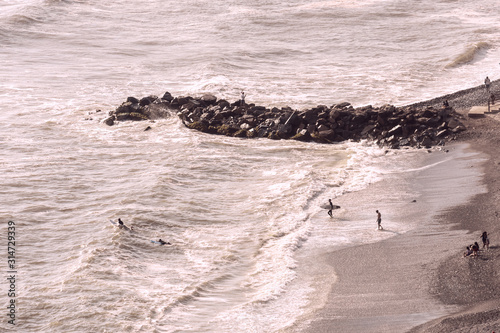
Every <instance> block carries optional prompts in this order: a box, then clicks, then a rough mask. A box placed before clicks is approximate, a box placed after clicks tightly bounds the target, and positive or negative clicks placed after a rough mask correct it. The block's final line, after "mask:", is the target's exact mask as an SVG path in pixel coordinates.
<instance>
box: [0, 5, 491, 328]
mask: <svg viewBox="0 0 500 333" xmlns="http://www.w3.org/2000/svg"><path fill="white" fill-rule="evenodd" d="M498 12H500V4H499V3H497V2H495V1H492V0H488V1H486V0H485V1H476V2H474V3H470V2H465V1H449V0H439V1H427V0H425V1H420V2H418V3H415V2H413V1H395V0H394V1H391V0H360V1H356V0H353V1H346V0H331V1H305V0H292V1H288V2H281V1H275V0H266V1H263V0H262V1H251V2H248V1H246V2H245V1H221V0H216V1H211V2H205V1H193V0H191V1H184V2H175V1H159V0H153V1H143V0H139V1H121V0H117V1H107V2H102V1H94V0H88V1H85V0H80V1H78V0H74V1H71V0H67V1H64V0H28V1H21V0H19V1H16V0H0V45H1V47H0V60H1V64H2V67H1V70H0V75H1V76H0V77H1V80H0V143H1V147H2V149H1V150H0V168H1V170H2V177H1V178H0V186H1V189H2V190H1V191H0V202H1V203H2V204H1V205H0V225H1V228H2V230H4V231H2V237H3V238H2V239H3V243H4V244H3V245H2V246H6V244H7V223H8V221H14V222H15V223H16V248H17V256H16V263H17V266H18V267H17V274H18V280H17V284H16V289H17V296H16V300H17V304H18V312H17V315H18V317H17V324H16V326H15V327H13V326H12V325H9V324H8V322H7V317H6V316H1V317H0V318H3V319H2V320H1V323H0V327H2V329H3V330H17V331H19V332H116V331H119V332H276V331H279V330H281V329H284V328H286V327H288V326H290V325H292V324H293V323H294V322H295V320H297V318H299V317H300V316H302V315H304V313H305V312H308V311H311V309H312V307H313V306H315V305H314V304H317V303H318V298H317V295H316V291H315V281H313V280H314V279H312V278H311V279H307V278H302V277H301V278H300V279H299V278H298V276H299V275H298V273H297V272H298V271H299V270H300V267H299V261H298V260H297V257H296V256H297V251H298V250H299V249H300V250H301V251H306V252H307V251H309V253H317V252H318V253H319V252H322V251H323V252H324V251H328V250H331V247H332V246H334V247H346V246H352V245H354V244H362V243H367V242H376V241H380V240H382V239H384V238H386V237H391V235H390V234H383V233H376V232H375V231H374V221H375V216H374V213H373V212H372V206H371V205H370V203H368V202H366V203H364V204H363V205H356V206H350V205H349V203H345V202H342V197H343V196H344V195H345V194H348V193H350V194H352V193H356V192H357V191H360V190H363V189H365V188H367V187H368V186H370V185H372V184H375V183H377V182H380V181H383V180H387V179H393V180H394V179H396V180H394V181H403V179H406V178H405V177H409V175H410V176H411V175H412V173H414V172H418V170H420V169H419V167H420V166H421V164H422V163H423V161H424V159H425V154H426V152H422V151H416V150H411V149H408V150H401V151H387V150H386V149H383V148H380V147H378V146H376V145H373V144H371V143H369V142H361V143H355V142H345V143H340V144H335V145H320V144H314V143H303V142H295V141H272V140H266V139H256V140H246V139H237V138H229V137H219V136H212V135H207V134H203V133H198V132H193V131H191V130H189V129H187V128H185V127H184V125H183V124H182V123H181V122H180V120H179V119H177V117H175V116H172V117H170V118H167V119H163V120H159V121H156V122H154V123H143V122H122V123H119V124H117V125H115V126H113V127H108V126H106V125H105V124H103V123H101V122H100V120H101V119H103V118H104V117H105V116H106V114H107V112H108V111H110V110H113V109H114V108H116V107H117V106H118V105H120V103H122V102H123V101H124V100H126V98H127V97H128V96H135V97H138V98H140V97H143V96H147V95H158V96H162V95H163V93H165V92H166V91H169V92H170V93H172V95H174V96H188V95H191V96H201V95H202V94H204V93H211V94H214V95H216V96H217V97H219V98H224V99H227V100H229V101H235V100H237V99H238V98H239V95H240V92H241V91H242V90H244V91H245V93H246V95H247V102H249V103H256V104H258V105H266V106H277V107H283V106H290V107H293V108H298V109H301V108H306V107H314V106H316V105H320V104H324V105H332V104H335V103H339V102H344V101H348V102H350V103H352V104H353V105H354V106H362V105H368V104H372V105H383V104H386V103H391V104H395V105H398V106H399V105H406V104H409V103H413V102H418V101H422V100H425V99H428V98H432V97H437V96H440V95H443V94H446V93H451V92H454V91H457V90H460V89H464V88H468V87H472V86H476V85H479V84H481V83H482V82H483V80H484V78H485V77H486V76H489V77H490V78H491V79H492V80H493V79H497V78H498V76H499V75H500V66H499V64H498V59H499V55H500V49H499V45H500V32H498V29H496V22H497V21H498V15H497V16H496V17H495V15H496V14H492V13H498ZM97 110H99V112H98V111H97ZM147 126H151V127H152V130H150V131H144V129H145V128H146V127H147ZM398 177H399V178H398ZM400 178H401V179H400ZM405 191H406V189H403V190H401V192H400V193H397V194H394V195H395V196H397V197H398V200H403V201H404V200H406V201H407V200H411V199H412V198H413V197H412V194H413V193H407V192H405ZM386 194H387V193H386ZM329 198H332V199H333V200H334V202H342V204H341V209H339V210H337V211H336V212H335V218H334V219H330V218H329V217H328V215H327V214H326V210H325V209H324V208H322V207H324V204H325V203H327V202H328V199H329ZM373 208H375V207H373ZM368 210H370V211H368ZM365 211H366V212H367V213H363V212H365ZM360 216H361V218H359V217H360ZM118 218H121V219H122V220H123V221H124V222H125V224H127V225H129V226H133V227H134V230H133V231H132V232H128V231H126V230H121V229H118V228H117V227H115V226H114V225H112V224H111V223H110V222H109V220H116V219H118ZM319 226H321V228H320V227H319ZM412 227H413V226H412V225H411V224H398V223H397V222H394V224H392V225H391V228H393V229H394V230H397V231H398V232H399V233H404V232H406V231H408V230H411V228H412ZM159 238H161V239H164V240H167V241H169V242H171V243H172V245H171V246H158V245H156V244H153V243H151V240H157V239H159ZM0 262H1V264H0V267H1V269H2V273H3V274H4V275H5V274H6V272H7V270H8V269H7V255H6V254H5V255H4V256H3V257H0ZM0 287H1V288H2V290H0V293H1V294H2V297H1V298H0V300H2V307H6V306H7V302H8V301H9V300H8V298H7V295H6V291H7V289H8V285H7V281H5V280H4V281H3V282H2V284H0ZM4 304H5V306H4ZM5 313H6V312H5ZM2 315H3V313H2Z"/></svg>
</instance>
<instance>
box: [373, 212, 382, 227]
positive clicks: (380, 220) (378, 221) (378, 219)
mask: <svg viewBox="0 0 500 333" xmlns="http://www.w3.org/2000/svg"><path fill="white" fill-rule="evenodd" d="M375 212H376V213H377V230H384V228H382V214H380V212H379V211H378V210H376V211H375Z"/></svg>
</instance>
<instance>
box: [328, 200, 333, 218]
mask: <svg viewBox="0 0 500 333" xmlns="http://www.w3.org/2000/svg"><path fill="white" fill-rule="evenodd" d="M328 201H329V202H330V210H329V211H328V215H330V217H333V203H332V199H328Z"/></svg>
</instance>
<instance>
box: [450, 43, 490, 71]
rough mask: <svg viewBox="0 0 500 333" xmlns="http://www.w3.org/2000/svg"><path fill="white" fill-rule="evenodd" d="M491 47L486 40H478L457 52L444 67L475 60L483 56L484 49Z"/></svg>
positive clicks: (456, 65)
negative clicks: (461, 51) (462, 50)
mask: <svg viewBox="0 0 500 333" xmlns="http://www.w3.org/2000/svg"><path fill="white" fill-rule="evenodd" d="M490 47H491V45H490V44H489V43H487V42H479V43H476V44H473V45H471V46H469V47H467V49H466V50H465V51H464V52H463V53H461V54H459V55H458V56H457V57H456V58H455V59H453V61H452V62H451V63H449V64H448V65H446V68H455V67H459V66H462V65H466V64H469V63H472V62H474V61H476V60H477V59H478V58H479V57H481V56H484V54H485V53H486V51H487V50H488V49H489V48H490Z"/></svg>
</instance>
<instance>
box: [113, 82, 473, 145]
mask: <svg viewBox="0 0 500 333" xmlns="http://www.w3.org/2000/svg"><path fill="white" fill-rule="evenodd" d="M171 114H177V116H179V118H180V119H181V120H182V121H183V123H184V124H185V126H186V127H188V128H191V129H194V130H198V131H201V132H205V133H210V134H218V135H226V136H233V137H244V138H269V139H275V140H279V139H292V140H301V141H314V142H319V143H335V142H341V141H346V140H354V141H360V140H365V139H366V140H371V141H375V142H377V143H378V144H379V145H381V146H388V147H391V148H399V147H401V146H412V147H431V146H434V145H438V144H444V143H445V142H446V141H450V140H453V139H455V137H456V135H457V134H458V133H459V132H461V131H464V130H465V129H466V128H465V126H464V125H463V124H462V122H461V120H462V118H463V116H462V115H460V114H459V113H457V112H455V111H454V110H453V109H452V108H451V107H440V108H436V107H429V106H423V107H415V106H406V107H396V106H394V105H384V106H381V107H372V106H370V105H369V106H364V107H358V108H354V107H353V106H352V105H351V104H350V103H346V102H345V103H340V104H335V105H332V106H330V107H329V106H326V105H319V106H317V107H315V108H311V109H306V110H294V109H292V108H289V107H284V108H267V107H264V106H257V105H254V104H245V103H240V102H239V101H238V102H235V103H229V102H228V101H226V100H223V99H217V98H216V97H215V96H213V95H204V96H202V97H200V98H193V97H173V96H172V95H171V94H170V93H168V92H167V93H165V95H163V97H161V98H158V97H156V96H149V97H145V98H142V99H140V100H139V99H136V98H133V97H129V98H128V99H127V101H126V102H125V103H123V104H122V105H120V106H119V107H118V108H117V109H116V110H115V111H112V112H110V117H109V118H107V119H105V120H104V122H105V123H106V124H108V125H113V124H114V123H115V121H123V120H148V119H149V120H154V119H157V118H162V117H167V116H169V115H171Z"/></svg>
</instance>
